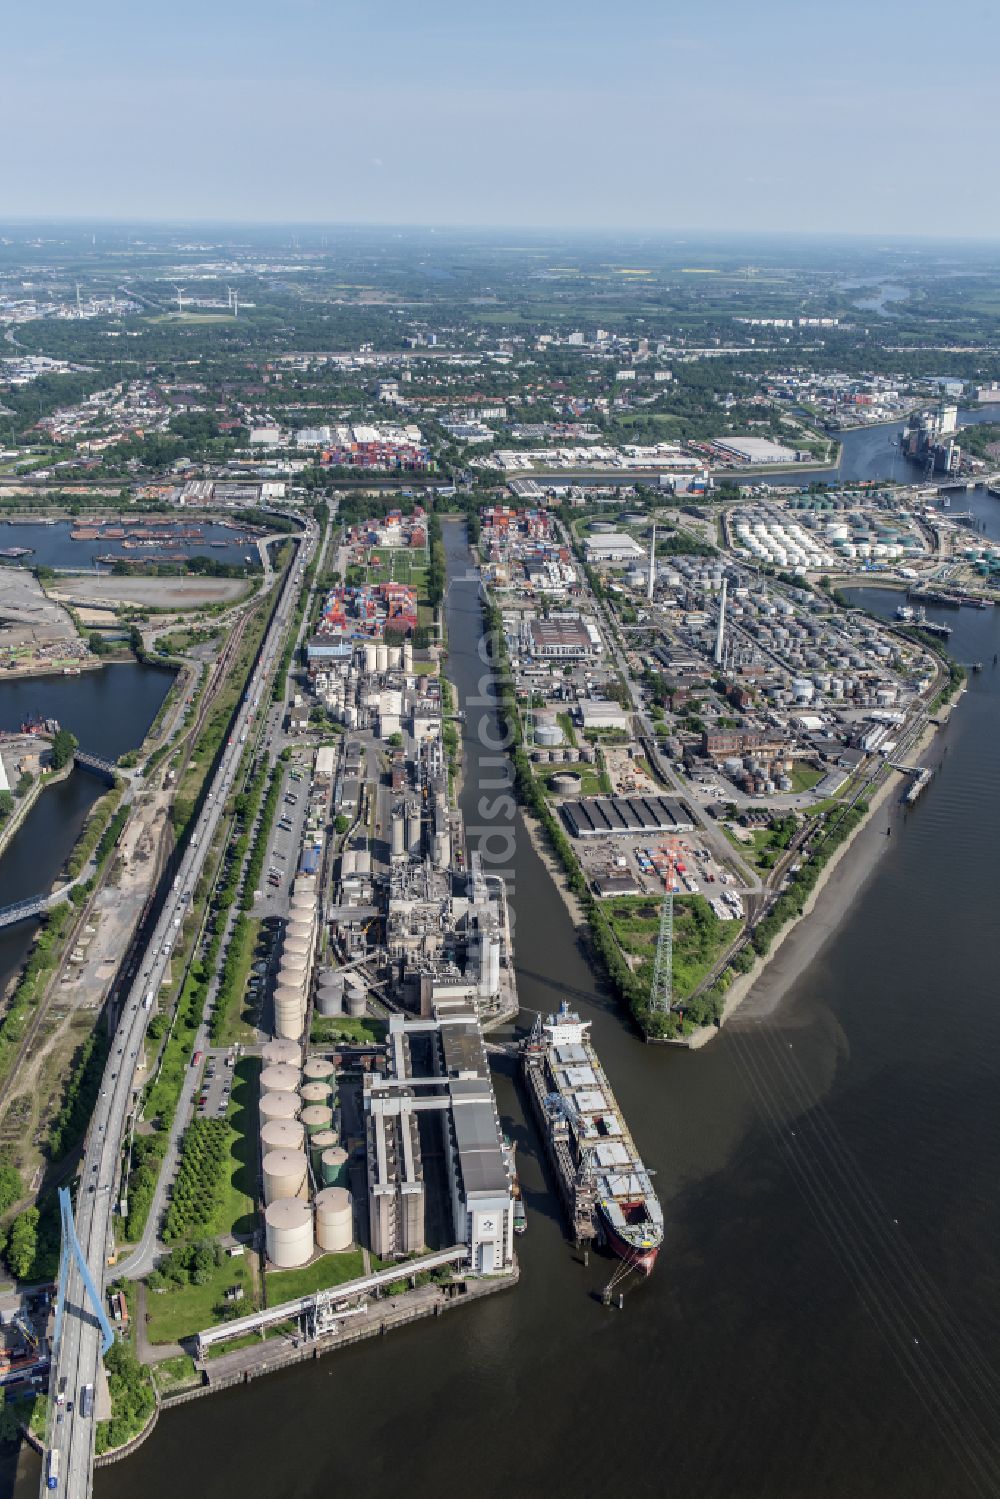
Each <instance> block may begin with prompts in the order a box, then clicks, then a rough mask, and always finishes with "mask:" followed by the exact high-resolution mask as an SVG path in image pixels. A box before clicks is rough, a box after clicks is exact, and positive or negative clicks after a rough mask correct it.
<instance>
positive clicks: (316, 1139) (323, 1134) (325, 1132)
mask: <svg viewBox="0 0 1000 1499" xmlns="http://www.w3.org/2000/svg"><path fill="white" fill-rule="evenodd" d="M339 1144H340V1136H339V1135H338V1134H337V1131H336V1130H335V1129H321V1130H317V1132H316V1134H314V1135H310V1136H309V1154H310V1155H311V1156H312V1163H313V1172H314V1173H315V1176H316V1179H317V1181H320V1180H322V1172H321V1166H322V1160H323V1152H324V1150H332V1149H333V1148H334V1146H335V1145H339Z"/></svg>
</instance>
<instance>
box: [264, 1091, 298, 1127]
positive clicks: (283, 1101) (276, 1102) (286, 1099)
mask: <svg viewBox="0 0 1000 1499" xmlns="http://www.w3.org/2000/svg"><path fill="white" fill-rule="evenodd" d="M298 1113H299V1095H298V1094H297V1093H265V1094H264V1096H263V1098H262V1099H261V1101H260V1121H261V1124H266V1123H267V1121H268V1120H269V1119H297V1118H298Z"/></svg>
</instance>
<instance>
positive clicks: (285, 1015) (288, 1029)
mask: <svg viewBox="0 0 1000 1499" xmlns="http://www.w3.org/2000/svg"><path fill="white" fill-rule="evenodd" d="M304 1028H305V1017H304V1016H303V1014H302V1011H301V1010H276V1011H275V1015H274V1033H275V1035H276V1036H280V1037H281V1038H282V1040H284V1041H297V1040H298V1039H299V1037H300V1036H301V1035H302V1032H303V1030H304Z"/></svg>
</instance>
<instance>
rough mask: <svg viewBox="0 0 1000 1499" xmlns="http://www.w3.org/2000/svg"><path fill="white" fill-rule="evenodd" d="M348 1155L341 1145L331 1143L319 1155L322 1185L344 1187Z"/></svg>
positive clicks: (345, 1184) (346, 1178)
mask: <svg viewBox="0 0 1000 1499" xmlns="http://www.w3.org/2000/svg"><path fill="white" fill-rule="evenodd" d="M347 1163H348V1156H347V1151H346V1150H345V1149H344V1147H343V1146H342V1145H332V1146H331V1147H330V1149H329V1150H324V1152H323V1154H322V1156H321V1157H320V1163H319V1175H320V1180H321V1181H322V1183H323V1185H324V1187H346V1186H347V1182H348V1169H347Z"/></svg>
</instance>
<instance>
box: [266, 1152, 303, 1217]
mask: <svg viewBox="0 0 1000 1499" xmlns="http://www.w3.org/2000/svg"><path fill="white" fill-rule="evenodd" d="M308 1196H309V1161H308V1158H307V1156H306V1153H305V1151H304V1150H269V1151H268V1152H267V1154H266V1155H265V1157H264V1201H265V1203H267V1204H270V1203H272V1202H278V1201H280V1199H281V1198H283V1197H302V1198H307V1197H308Z"/></svg>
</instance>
